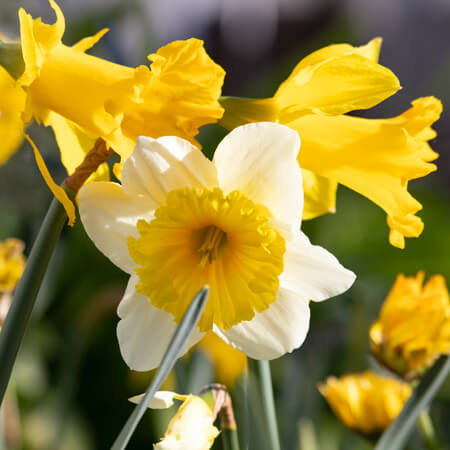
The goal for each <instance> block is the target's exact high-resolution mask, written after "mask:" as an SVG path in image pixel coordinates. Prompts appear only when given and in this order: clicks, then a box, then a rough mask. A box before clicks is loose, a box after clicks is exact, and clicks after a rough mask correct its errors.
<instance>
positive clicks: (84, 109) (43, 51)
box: [18, 0, 224, 158]
mask: <svg viewBox="0 0 450 450" xmlns="http://www.w3.org/2000/svg"><path fill="white" fill-rule="evenodd" d="M49 2H50V5H51V6H52V8H53V10H54V11H55V13H56V22H55V23H54V24H53V25H47V24H43V23H42V22H41V20H40V19H32V17H31V16H30V15H29V14H27V13H26V12H25V11H24V10H23V9H21V10H20V11H19V18H20V30H21V43H22V52H23V57H24V60H25V72H24V73H23V75H22V76H21V77H20V78H19V80H18V83H19V84H20V85H21V86H24V87H25V88H26V91H27V109H26V113H25V118H26V119H31V118H32V117H34V118H35V119H36V120H37V121H43V122H44V123H45V124H46V125H47V124H48V125H52V126H53V127H55V128H56V129H57V128H58V125H55V118H54V117H52V114H51V113H52V112H53V113H56V114H59V115H60V116H62V117H64V118H65V119H67V120H70V121H71V122H73V124H75V125H76V126H77V127H80V128H81V130H83V132H85V133H87V134H88V136H90V137H92V138H94V139H97V138H98V137H101V138H103V139H104V140H105V141H106V142H107V143H108V144H110V145H111V146H112V147H113V148H114V149H115V150H116V151H117V152H118V153H119V154H120V155H121V156H122V157H123V158H126V157H128V156H130V154H131V152H132V150H133V147H134V144H135V141H136V138H137V137H138V136H141V135H146V136H152V137H158V136H164V135H168V134H170V135H176V136H180V137H182V138H184V139H188V140H189V141H191V142H193V143H196V141H195V139H194V136H195V135H196V134H197V133H198V127H199V126H201V125H204V124H206V123H211V122H215V121H217V119H219V118H220V117H221V116H222V112H223V110H222V107H221V106H220V104H219V103H218V97H219V96H220V92H221V86H222V82H223V78H224V71H223V70H222V69H221V68H220V67H219V66H218V65H217V64H215V63H214V62H213V61H212V60H211V59H210V58H209V56H208V55H207V54H206V52H205V50H204V48H203V43H202V41H199V40H198V39H188V40H187V41H176V42H172V43H170V44H168V45H166V46H165V47H162V48H161V49H159V50H158V51H157V52H156V54H152V55H149V57H148V58H149V59H150V61H153V64H152V66H151V68H148V67H146V66H139V67H137V68H131V67H126V66H122V65H119V64H115V63H112V62H110V61H106V60H104V59H102V58H97V57H95V56H91V55H88V54H86V53H85V52H86V50H88V49H89V48H91V47H92V46H93V45H94V44H95V43H96V42H97V41H98V40H99V39H100V38H101V37H102V36H103V35H104V34H105V33H106V31H107V30H102V31H100V32H99V33H97V34H96V35H95V36H92V37H88V38H85V39H82V40H81V41H79V42H78V43H77V44H75V45H73V46H71V47H69V46H66V45H64V44H63V43H62V37H63V34H64V30H65V20H64V16H63V14H62V12H61V10H60V9H59V7H58V6H57V5H56V3H55V2H54V0H49ZM63 147H64V145H63Z"/></svg>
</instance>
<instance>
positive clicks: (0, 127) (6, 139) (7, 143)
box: [0, 66, 25, 165]
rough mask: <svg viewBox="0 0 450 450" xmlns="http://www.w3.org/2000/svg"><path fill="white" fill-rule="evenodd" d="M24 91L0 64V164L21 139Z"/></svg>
mask: <svg viewBox="0 0 450 450" xmlns="http://www.w3.org/2000/svg"><path fill="white" fill-rule="evenodd" d="M24 108H25V92H24V91H23V89H21V88H20V87H18V86H16V82H15V80H14V78H12V76H11V75H10V74H9V73H8V72H7V71H6V70H5V69H4V68H3V67H1V66H0V141H1V143H2V145H1V147H0V165H1V164H4V163H5V162H6V161H7V160H8V159H9V157H10V156H11V155H12V154H13V153H14V152H15V151H16V150H17V148H18V147H19V145H20V143H21V142H22V139H23V129H24V125H23V121H22V118H21V114H22V111H23V110H24Z"/></svg>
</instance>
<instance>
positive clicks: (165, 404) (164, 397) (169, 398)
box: [128, 391, 187, 409]
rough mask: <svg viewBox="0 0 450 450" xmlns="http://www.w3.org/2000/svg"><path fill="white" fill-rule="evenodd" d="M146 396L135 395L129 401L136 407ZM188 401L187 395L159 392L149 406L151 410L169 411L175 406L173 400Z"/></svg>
mask: <svg viewBox="0 0 450 450" xmlns="http://www.w3.org/2000/svg"><path fill="white" fill-rule="evenodd" d="M144 395H145V394H140V395H135V396H134V397H131V398H129V399H128V401H130V402H131V403H135V404H136V405H137V404H138V403H139V402H140V401H141V400H142V398H143V397H144ZM175 398H176V399H177V400H183V401H184V400H186V398H187V396H186V395H180V394H177V393H176V392H171V391H158V392H157V393H156V394H155V395H154V396H153V398H152V399H151V401H150V404H149V405H148V407H149V408H151V409H167V408H170V407H171V406H172V405H173V403H174V402H173V400H174V399H175Z"/></svg>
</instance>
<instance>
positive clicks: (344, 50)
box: [290, 37, 382, 77]
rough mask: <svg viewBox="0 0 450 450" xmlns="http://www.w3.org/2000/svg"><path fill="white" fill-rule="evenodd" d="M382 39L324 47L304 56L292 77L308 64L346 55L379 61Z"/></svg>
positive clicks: (312, 64) (311, 64)
mask: <svg viewBox="0 0 450 450" xmlns="http://www.w3.org/2000/svg"><path fill="white" fill-rule="evenodd" d="M381 43H382V39H381V38H379V37H378V38H375V39H372V40H371V41H369V42H368V43H367V44H366V45H362V46H361V47H354V46H353V45H350V44H333V45H328V46H326V47H323V48H321V49H319V50H316V51H315V52H313V53H311V54H310V55H308V56H306V57H305V58H303V59H302V60H301V61H300V62H299V63H298V64H297V65H296V66H295V69H294V70H293V71H292V73H291V75H290V77H294V76H295V75H296V74H297V73H298V72H299V71H300V70H302V69H304V68H305V67H307V66H314V65H316V64H319V63H321V62H323V61H325V60H327V59H329V58H333V57H336V56H344V55H360V56H364V57H365V58H368V59H370V60H371V61H373V62H375V63H376V62H378V56H379V54H380V48H381Z"/></svg>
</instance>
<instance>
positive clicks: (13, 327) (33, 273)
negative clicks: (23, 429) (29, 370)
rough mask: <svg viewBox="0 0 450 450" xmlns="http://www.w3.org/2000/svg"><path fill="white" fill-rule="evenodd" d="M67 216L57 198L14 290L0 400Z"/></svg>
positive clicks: (2, 352)
mask: <svg viewBox="0 0 450 450" xmlns="http://www.w3.org/2000/svg"><path fill="white" fill-rule="evenodd" d="M65 190H66V192H67V194H68V196H69V198H71V199H74V198H75V192H73V191H72V190H71V189H67V188H66V189H65ZM66 220H67V214H66V212H65V210H64V207H63V206H62V205H61V203H60V202H59V201H58V200H57V199H56V198H54V199H53V200H52V202H51V204H50V207H49V209H48V212H47V214H46V216H45V218H44V221H43V222H42V225H41V228H40V230H39V233H38V235H37V238H36V241H35V242H34V245H33V248H32V249H31V253H30V256H29V258H28V262H27V265H26V266H25V270H24V272H23V275H22V278H21V279H20V281H19V283H18V285H17V288H16V291H15V292H14V296H13V298H12V302H11V307H10V308H9V311H8V315H7V316H6V319H5V322H4V323H3V327H2V330H1V332H0V361H1V364H0V404H1V403H2V401H3V396H4V394H5V391H6V388H7V386H8V382H9V378H10V377H11V371H12V368H13V366H14V362H15V360H16V357H17V352H18V351H19V347H20V343H21V342H22V338H23V335H24V333H25V329H26V327H27V324H28V321H29V319H30V316H31V312H32V310H33V306H34V303H35V300H36V296H37V294H38V292H39V288H40V287H41V283H42V280H43V278H44V275H45V272H46V271H47V266H48V263H49V261H50V258H51V256H52V254H53V250H54V249H55V245H56V242H57V241H58V239H59V235H60V234H61V230H62V229H63V227H64V224H65V222H66Z"/></svg>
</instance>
